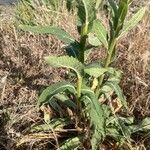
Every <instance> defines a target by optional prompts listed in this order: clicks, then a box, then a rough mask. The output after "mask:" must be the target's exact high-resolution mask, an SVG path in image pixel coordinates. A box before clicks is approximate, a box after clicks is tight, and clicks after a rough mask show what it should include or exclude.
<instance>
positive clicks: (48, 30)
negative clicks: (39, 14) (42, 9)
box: [19, 25, 75, 44]
mask: <svg viewBox="0 0 150 150" xmlns="http://www.w3.org/2000/svg"><path fill="white" fill-rule="evenodd" d="M19 27H20V28H21V29H22V30H24V31H30V32H33V33H41V34H51V35H54V36H56V37H57V38H58V39H59V40H61V41H63V42H64V43H66V44H70V43H73V42H75V40H74V39H73V38H72V37H71V36H70V34H69V33H67V32H66V31H64V30H63V29H60V28H58V27H51V26H27V25H20V26H19Z"/></svg>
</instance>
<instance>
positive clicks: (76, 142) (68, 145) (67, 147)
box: [57, 137, 82, 150]
mask: <svg viewBox="0 0 150 150" xmlns="http://www.w3.org/2000/svg"><path fill="white" fill-rule="evenodd" d="M81 139H82V137H73V138H70V139H67V140H66V141H65V142H63V143H62V144H61V145H60V147H59V148H58V149H57V150H74V149H76V148H78V147H79V146H80V144H81Z"/></svg>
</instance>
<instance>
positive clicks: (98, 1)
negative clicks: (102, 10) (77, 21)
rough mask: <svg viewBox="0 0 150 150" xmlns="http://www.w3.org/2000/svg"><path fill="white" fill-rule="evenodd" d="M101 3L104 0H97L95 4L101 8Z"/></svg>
mask: <svg viewBox="0 0 150 150" xmlns="http://www.w3.org/2000/svg"><path fill="white" fill-rule="evenodd" d="M101 3H102V0H96V6H95V9H96V10H97V9H98V8H99V6H100V4H101Z"/></svg>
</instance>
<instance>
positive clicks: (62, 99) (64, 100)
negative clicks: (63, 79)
mask: <svg viewBox="0 0 150 150" xmlns="http://www.w3.org/2000/svg"><path fill="white" fill-rule="evenodd" d="M54 98H55V99H57V100H59V101H60V102H62V103H63V104H64V105H65V106H67V107H70V108H73V109H76V108H77V105H76V104H75V103H74V102H73V101H72V100H70V98H69V97H68V96H67V95H65V93H62V94H60V93H59V94H56V95H55V96H54Z"/></svg>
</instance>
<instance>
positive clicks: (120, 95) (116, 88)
mask: <svg viewBox="0 0 150 150" xmlns="http://www.w3.org/2000/svg"><path fill="white" fill-rule="evenodd" d="M105 85H107V86H109V87H111V88H112V89H113V90H114V91H115V93H116V95H117V96H118V98H119V100H120V101H121V104H122V105H123V106H124V107H125V108H126V109H127V102H126V98H125V96H124V95H123V92H122V90H121V88H120V87H119V85H118V83H116V82H114V81H107V82H106V83H105Z"/></svg>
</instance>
